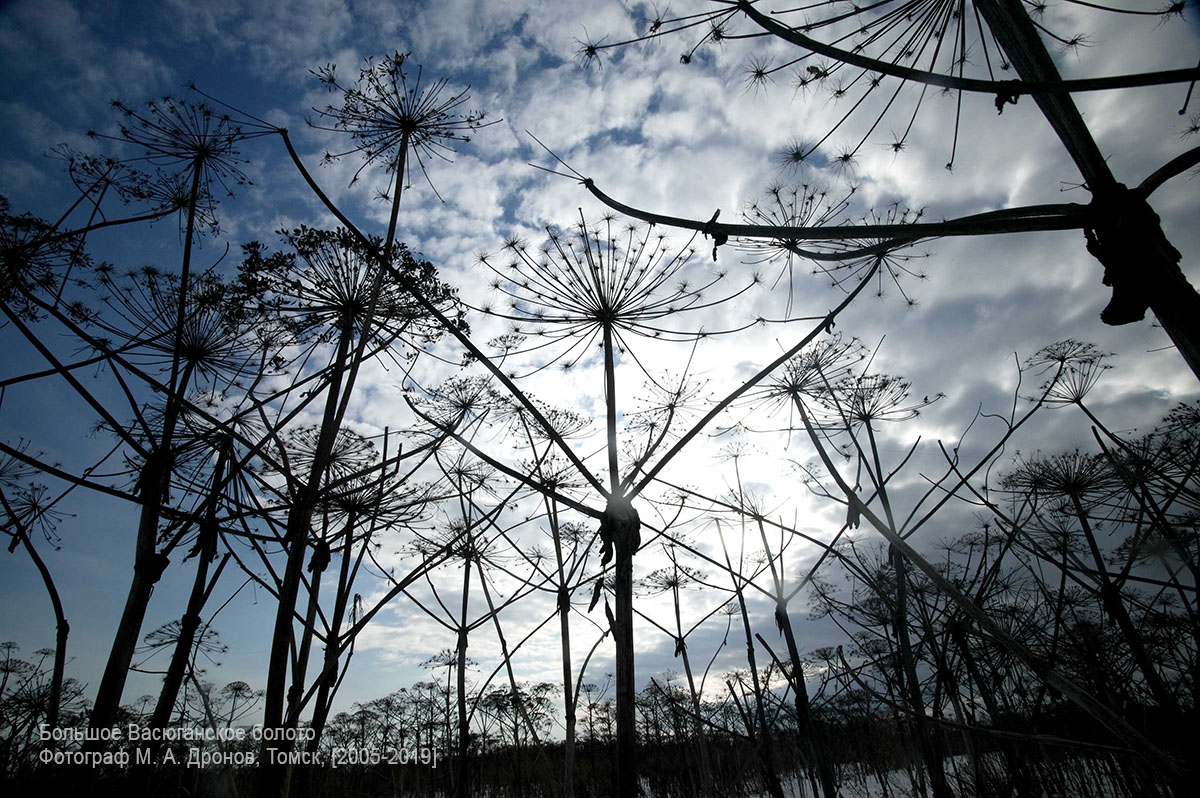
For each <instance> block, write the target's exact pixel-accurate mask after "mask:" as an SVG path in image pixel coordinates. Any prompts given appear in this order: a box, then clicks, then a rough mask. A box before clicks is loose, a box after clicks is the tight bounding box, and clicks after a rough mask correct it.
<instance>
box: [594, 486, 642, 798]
mask: <svg viewBox="0 0 1200 798" xmlns="http://www.w3.org/2000/svg"><path fill="white" fill-rule="evenodd" d="M600 523H601V525H602V526H603V527H606V528H607V534H608V536H609V537H610V539H611V540H612V545H613V550H614V559H615V563H614V565H615V570H614V580H615V584H614V592H615V593H616V602H617V607H616V613H615V615H614V617H613V619H612V630H613V639H614V640H615V642H616V648H617V657H616V659H617V668H616V670H617V675H616V676H617V785H616V786H617V790H616V793H617V795H618V796H620V798H636V796H637V795H638V776H637V713H636V708H635V703H634V702H635V700H636V698H637V690H636V686H635V681H634V660H633V554H634V552H636V551H637V549H638V546H639V545H640V543H641V532H640V527H641V520H640V519H639V518H638V514H637V510H635V509H633V505H632V504H631V503H630V502H629V500H628V499H626V498H625V497H623V496H616V495H614V496H610V497H609V499H608V504H607V505H606V506H605V508H604V517H603V518H602V519H601V521H600Z"/></svg>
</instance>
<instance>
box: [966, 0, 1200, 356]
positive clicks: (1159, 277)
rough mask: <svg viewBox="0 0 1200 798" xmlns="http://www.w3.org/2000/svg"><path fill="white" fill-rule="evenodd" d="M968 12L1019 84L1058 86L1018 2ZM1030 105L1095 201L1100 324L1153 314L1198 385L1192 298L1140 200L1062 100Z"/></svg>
mask: <svg viewBox="0 0 1200 798" xmlns="http://www.w3.org/2000/svg"><path fill="white" fill-rule="evenodd" d="M975 8H976V9H977V10H978V12H979V14H980V15H981V16H982V17H983V19H984V20H985V21H986V22H987V25H988V28H989V29H990V30H991V31H992V34H993V35H994V36H995V37H996V41H997V42H998V43H999V44H1000V46H1001V47H1002V48H1003V49H1004V52H1005V54H1006V55H1007V56H1008V58H1009V60H1010V61H1011V62H1012V64H1013V67H1014V68H1015V69H1016V71H1017V74H1018V75H1020V76H1021V79H1022V80H1025V81H1031V82H1037V81H1040V82H1055V81H1061V80H1062V77H1061V76H1060V75H1059V73H1058V68H1057V67H1055V65H1054V61H1053V60H1052V59H1051V57H1050V54H1049V53H1048V52H1047V51H1046V47H1045V45H1044V44H1043V43H1042V40H1041V37H1040V36H1039V35H1038V33H1037V29H1036V28H1035V27H1034V25H1033V23H1032V21H1031V20H1030V19H1029V15H1028V14H1027V13H1026V12H1025V9H1024V8H1023V7H1022V3H1021V2H1020V0H978V2H977V3H976V4H975ZM1033 99H1034V101H1035V102H1036V103H1037V105H1038V108H1039V109H1041V111H1042V114H1043V115H1044V116H1045V117H1046V121H1047V122H1049V123H1050V126H1051V127H1052V128H1053V129H1054V132H1055V134H1057V136H1058V138H1059V140H1061V141H1062V143H1063V146H1064V147H1066V149H1067V152H1068V153H1069V154H1070V156H1071V159H1072V160H1073V161H1074V162H1075V165H1076V167H1078V169H1079V172H1080V174H1081V175H1083V179H1084V180H1085V181H1086V184H1087V188H1088V189H1089V190H1091V192H1092V196H1093V197H1094V198H1095V199H1094V200H1093V202H1092V209H1093V210H1094V215H1095V217H1096V218H1095V219H1094V221H1093V222H1092V223H1091V224H1090V225H1089V227H1088V228H1087V239H1088V251H1090V252H1091V253H1092V254H1093V255H1094V256H1095V257H1096V258H1097V259H1098V260H1100V261H1101V263H1102V264H1103V265H1104V283H1105V285H1111V286H1112V288H1113V301H1112V302H1111V303H1109V305H1108V307H1106V308H1105V309H1104V311H1103V313H1101V316H1100V318H1101V320H1103V321H1104V322H1105V323H1106V324H1113V325H1120V324H1128V323H1130V322H1134V321H1139V320H1141V318H1142V317H1143V315H1144V313H1145V311H1146V309H1147V308H1149V309H1150V310H1153V311H1154V315H1155V316H1156V317H1157V318H1158V321H1159V324H1161V325H1162V327H1163V329H1164V330H1165V331H1166V333H1167V335H1169V336H1170V337H1171V341H1172V343H1174V344H1175V348H1176V349H1177V350H1178V351H1179V354H1180V355H1182V356H1183V359H1184V361H1186V362H1187V364H1188V367H1189V368H1191V370H1192V373H1193V374H1195V375H1196V377H1197V378H1198V379H1200V294H1198V293H1197V292H1196V289H1195V287H1194V286H1192V284H1191V283H1189V282H1188V280H1187V277H1186V276H1185V275H1184V274H1183V271H1182V270H1181V269H1180V268H1179V261H1180V258H1181V256H1180V253H1179V251H1178V250H1176V249H1175V248H1174V247H1173V246H1171V244H1170V242H1169V241H1167V238H1166V236H1165V235H1164V234H1163V231H1162V227H1161V226H1160V225H1159V220H1158V216H1157V215H1155V213H1154V211H1153V210H1151V209H1150V206H1149V205H1148V204H1147V203H1146V198H1145V196H1144V193H1145V192H1139V191H1130V190H1128V189H1126V188H1125V186H1123V185H1121V184H1120V183H1118V182H1117V179H1116V178H1115V177H1114V176H1113V174H1112V172H1111V171H1110V170H1109V168H1108V163H1107V162H1106V161H1105V159H1104V156H1103V154H1102V153H1101V152H1100V149H1099V148H1098V147H1097V146H1096V142H1095V140H1094V139H1093V138H1092V134H1091V132H1090V131H1089V130H1088V127H1087V124H1086V123H1085V122H1084V120H1083V116H1082V115H1081V114H1080V113H1079V110H1078V109H1077V108H1076V106H1075V103H1074V101H1073V100H1072V99H1071V95H1070V94H1068V93H1067V92H1065V91H1062V92H1048V93H1044V94H1036V95H1034V98H1033Z"/></svg>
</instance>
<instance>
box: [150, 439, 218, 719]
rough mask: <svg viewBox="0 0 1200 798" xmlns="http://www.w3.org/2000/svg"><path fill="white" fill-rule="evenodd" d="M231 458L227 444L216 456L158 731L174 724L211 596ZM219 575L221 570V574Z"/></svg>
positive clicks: (156, 711) (158, 715)
mask: <svg viewBox="0 0 1200 798" xmlns="http://www.w3.org/2000/svg"><path fill="white" fill-rule="evenodd" d="M228 459H229V448H228V445H224V446H222V447H221V450H220V452H219V453H218V455H217V463H216V466H215V467H214V469H213V479H212V490H211V492H210V495H209V497H208V501H207V503H206V504H207V506H206V507H205V508H204V520H203V521H202V522H201V524H200V533H199V538H198V539H197V541H196V549H195V552H196V578H195V580H194V581H193V582H192V592H191V594H190V595H189V596H188V603H187V609H186V610H185V611H184V614H183V617H182V618H180V619H179V639H177V640H176V641H175V649H174V650H173V651H172V652H171V662H170V664H169V665H168V666H167V675H166V676H165V677H164V679H163V687H162V691H161V692H160V693H159V694H158V703H157V704H156V705H155V707H154V714H153V715H152V716H151V718H150V726H151V727H152V728H155V729H163V728H166V726H167V725H168V724H169V723H170V722H171V714H172V713H173V712H174V710H175V699H176V698H177V697H178V696H179V688H180V687H182V686H183V677H184V675H185V673H186V669H187V661H188V658H189V657H190V656H191V654H192V646H193V644H194V643H195V641H196V630H197V629H198V628H200V610H201V609H202V608H203V607H204V603H205V601H206V600H207V599H208V596H209V587H208V585H209V581H208V566H209V564H210V563H211V562H212V561H213V560H214V559H216V556H217V519H216V515H217V504H218V502H219V501H220V495H221V490H222V489H223V488H224V483H225V465H226V463H227V462H228ZM222 565H224V563H222ZM219 573H220V571H219V570H218V575H219Z"/></svg>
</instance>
